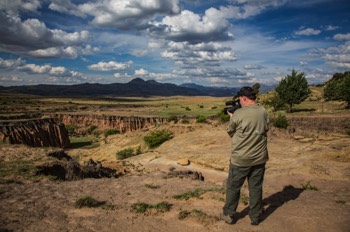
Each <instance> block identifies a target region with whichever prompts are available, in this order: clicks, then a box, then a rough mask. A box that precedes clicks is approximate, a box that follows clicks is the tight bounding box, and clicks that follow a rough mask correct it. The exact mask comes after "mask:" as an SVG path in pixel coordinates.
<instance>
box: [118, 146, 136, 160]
mask: <svg viewBox="0 0 350 232" xmlns="http://www.w3.org/2000/svg"><path fill="white" fill-rule="evenodd" d="M139 154H141V147H140V146H138V147H137V148H136V149H135V150H134V149H133V148H131V147H128V148H125V149H123V150H120V151H118V152H117V159H118V160H122V159H126V158H129V157H132V156H136V155H139Z"/></svg>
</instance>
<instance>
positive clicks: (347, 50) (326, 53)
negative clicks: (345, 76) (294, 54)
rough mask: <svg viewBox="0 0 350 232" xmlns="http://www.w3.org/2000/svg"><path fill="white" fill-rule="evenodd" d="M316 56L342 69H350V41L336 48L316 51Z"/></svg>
mask: <svg viewBox="0 0 350 232" xmlns="http://www.w3.org/2000/svg"><path fill="white" fill-rule="evenodd" d="M313 55H315V56H319V57H321V58H322V59H324V60H326V62H327V63H328V64H329V65H331V66H333V67H335V68H340V69H344V70H346V69H349V68H350V41H347V42H345V43H343V44H340V45H339V46H336V47H329V48H326V49H316V50H315V51H314V53H313Z"/></svg>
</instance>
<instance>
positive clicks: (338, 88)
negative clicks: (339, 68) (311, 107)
mask: <svg viewBox="0 0 350 232" xmlns="http://www.w3.org/2000/svg"><path fill="white" fill-rule="evenodd" d="M324 97H325V98H326V100H341V101H346V102H347V104H348V105H347V107H348V108H349V107H350V72H345V73H335V74H334V75H333V77H332V79H331V80H329V81H327V82H326V84H325V87H324Z"/></svg>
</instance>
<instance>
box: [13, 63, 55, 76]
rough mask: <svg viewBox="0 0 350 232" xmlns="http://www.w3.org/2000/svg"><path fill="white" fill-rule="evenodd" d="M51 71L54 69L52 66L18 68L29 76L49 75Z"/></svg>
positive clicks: (27, 65) (34, 65) (32, 65)
mask: <svg viewBox="0 0 350 232" xmlns="http://www.w3.org/2000/svg"><path fill="white" fill-rule="evenodd" d="M51 69H52V66H51V65H48V64H46V65H36V64H26V65H24V66H22V67H19V68H18V70H20V71H22V72H26V73H29V74H43V73H49V72H50V70H51Z"/></svg>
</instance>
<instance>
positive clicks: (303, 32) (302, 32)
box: [294, 28, 321, 36]
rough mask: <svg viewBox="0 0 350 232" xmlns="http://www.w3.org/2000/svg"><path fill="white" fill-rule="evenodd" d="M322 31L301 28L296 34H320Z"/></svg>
mask: <svg viewBox="0 0 350 232" xmlns="http://www.w3.org/2000/svg"><path fill="white" fill-rule="evenodd" d="M320 33H321V31H320V30H317V29H313V28H305V29H300V30H299V31H296V32H294V34H296V35H305V36H311V35H319V34H320Z"/></svg>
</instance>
